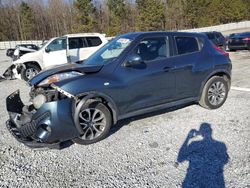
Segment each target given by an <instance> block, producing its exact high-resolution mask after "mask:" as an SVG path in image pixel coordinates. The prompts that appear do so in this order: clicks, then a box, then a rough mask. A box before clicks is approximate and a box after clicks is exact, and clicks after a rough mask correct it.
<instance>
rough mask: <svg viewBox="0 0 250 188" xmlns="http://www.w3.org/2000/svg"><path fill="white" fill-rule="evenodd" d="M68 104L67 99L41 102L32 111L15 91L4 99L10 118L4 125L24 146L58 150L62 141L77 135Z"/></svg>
mask: <svg viewBox="0 0 250 188" xmlns="http://www.w3.org/2000/svg"><path fill="white" fill-rule="evenodd" d="M70 105H71V103H70V101H69V100H61V101H55V102H49V103H45V104H44V105H43V106H42V107H41V108H40V109H38V110H35V109H33V108H32V106H25V105H24V104H23V102H22V101H21V99H20V94H19V91H16V92H14V93H12V94H11V95H10V96H8V97H7V99H6V107H7V111H8V112H9V117H10V119H9V120H8V121H7V122H6V127H7V129H8V130H9V132H10V133H11V134H12V135H13V136H14V137H15V138H16V140H17V141H19V142H21V143H23V144H25V145H26V146H28V147H31V148H43V147H47V148H51V149H60V148H61V144H62V143H63V142H65V141H68V140H71V139H72V138H75V137H77V136H78V132H77V130H76V128H75V126H74V123H73V121H72V117H71V116H72V115H71V113H70V110H69V109H71V108H70ZM58 109H60V110H58Z"/></svg>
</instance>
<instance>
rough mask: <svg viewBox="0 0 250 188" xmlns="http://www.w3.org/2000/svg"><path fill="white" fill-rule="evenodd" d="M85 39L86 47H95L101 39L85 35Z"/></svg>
mask: <svg viewBox="0 0 250 188" xmlns="http://www.w3.org/2000/svg"><path fill="white" fill-rule="evenodd" d="M86 41H87V44H88V47H95V46H99V45H101V44H102V41H101V39H100V38H99V37H86Z"/></svg>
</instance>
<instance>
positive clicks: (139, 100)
mask: <svg viewBox="0 0 250 188" xmlns="http://www.w3.org/2000/svg"><path fill="white" fill-rule="evenodd" d="M134 54H136V55H139V56H140V57H141V59H142V63H141V64H139V65H136V66H129V67H126V66H120V67H119V70H118V71H119V78H120V80H122V82H123V85H124V86H123V87H122V88H120V90H119V91H118V92H119V95H120V96H121V97H120V100H121V103H123V105H121V106H123V109H121V113H123V114H124V113H125V114H126V113H129V112H132V111H136V110H139V109H142V108H146V107H151V106H155V105H159V104H162V103H166V102H169V101H173V100H174V97H175V75H174V74H173V73H172V72H169V70H170V68H171V66H172V65H171V63H169V61H168V58H169V56H170V48H169V38H168V37H165V36H161V37H149V38H144V39H142V40H141V41H140V42H138V44H137V45H136V47H135V48H134V49H133V50H132V51H131V52H130V53H129V55H128V58H129V57H130V56H132V55H134ZM126 61H127V60H125V62H126ZM124 104H125V105H124Z"/></svg>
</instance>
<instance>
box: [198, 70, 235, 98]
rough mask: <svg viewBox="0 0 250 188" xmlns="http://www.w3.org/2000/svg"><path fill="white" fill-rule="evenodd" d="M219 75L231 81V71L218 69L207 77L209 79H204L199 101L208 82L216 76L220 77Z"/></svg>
mask: <svg viewBox="0 0 250 188" xmlns="http://www.w3.org/2000/svg"><path fill="white" fill-rule="evenodd" d="M218 74H224V75H226V76H227V77H228V78H229V80H231V72H230V71H229V70H225V69H216V70H214V71H213V72H211V73H210V74H209V75H207V77H206V78H205V79H204V81H203V82H202V83H201V87H200V91H199V97H198V98H199V100H200V98H201V95H202V91H203V88H204V86H205V84H206V83H207V81H208V80H209V79H210V78H211V77H213V76H214V75H218Z"/></svg>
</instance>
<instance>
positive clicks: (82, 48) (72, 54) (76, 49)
mask: <svg viewBox="0 0 250 188" xmlns="http://www.w3.org/2000/svg"><path fill="white" fill-rule="evenodd" d="M68 40H69V52H68V56H69V59H70V62H71V63H75V62H79V61H81V60H84V59H85V56H86V54H85V53H87V52H86V51H87V44H86V41H85V38H84V37H70V38H68Z"/></svg>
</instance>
